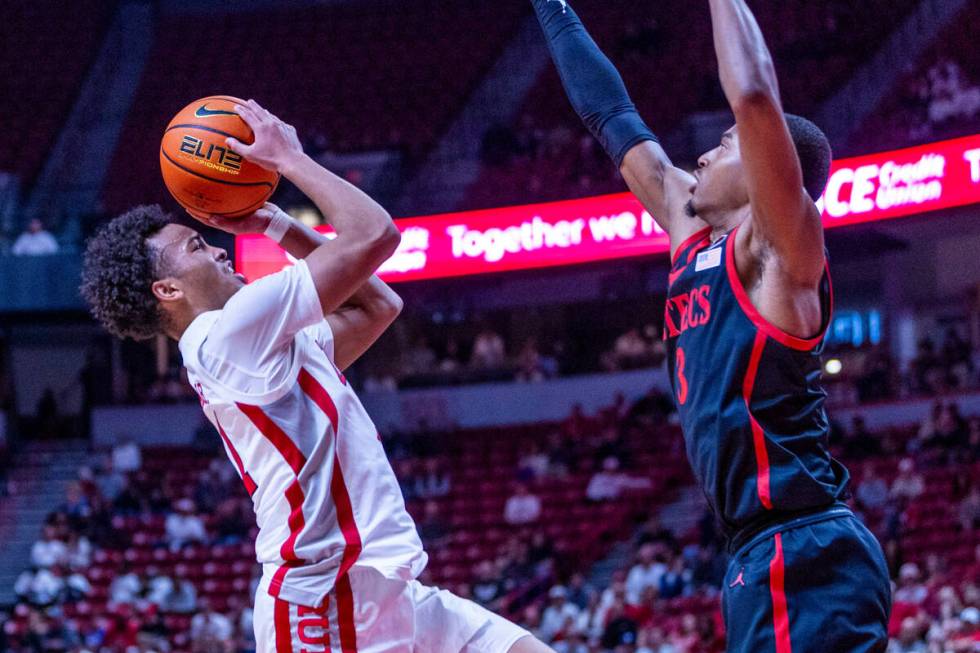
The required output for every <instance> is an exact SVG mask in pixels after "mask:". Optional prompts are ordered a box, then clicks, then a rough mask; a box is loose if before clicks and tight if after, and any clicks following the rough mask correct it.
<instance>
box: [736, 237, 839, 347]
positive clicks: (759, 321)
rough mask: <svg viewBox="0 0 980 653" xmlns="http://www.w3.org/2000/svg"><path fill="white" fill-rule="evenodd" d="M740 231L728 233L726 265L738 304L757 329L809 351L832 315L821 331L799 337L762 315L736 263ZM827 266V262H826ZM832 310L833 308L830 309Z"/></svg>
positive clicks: (824, 330)
mask: <svg viewBox="0 0 980 653" xmlns="http://www.w3.org/2000/svg"><path fill="white" fill-rule="evenodd" d="M737 233H738V227H735V229H733V230H732V232H731V233H730V234H728V242H727V243H725V267H726V269H727V271H728V282H729V284H730V285H731V287H732V291H733V292H734V293H735V299H737V300H738V305H739V306H741V307H742V312H744V313H745V315H746V317H748V318H749V320H751V322H752V323H753V324H754V325H755V326H756V328H757V329H759V330H760V331H762V332H763V333H765V334H766V335H767V336H769V337H770V338H772V339H773V340H775V341H776V342H778V343H780V344H782V345H785V346H787V347H789V348H790V349H798V350H800V351H809V350H811V349H813V348H814V347H816V346H817V345H819V344H820V341H821V340H823V336H824V333H825V332H826V331H827V327H829V326H830V315H829V314H828V315H823V316H822V318H823V322H824V324H823V327H822V328H821V329H820V333H818V334H817V335H815V336H814V337H812V338H799V337H797V336H794V335H791V334H789V333H786V332H785V331H783V330H782V329H780V328H779V327H777V326H776V325H774V324H773V323H772V322H770V321H769V320H767V319H766V318H764V317H762V315H761V314H760V313H759V311H758V309H757V308H756V307H755V306H754V305H753V304H752V300H751V299H749V294H748V293H747V292H746V291H745V287H744V286H743V285H742V280H741V279H740V278H739V276H738V268H737V266H736V265H735V234H737ZM824 265H825V267H826V263H825V264H824ZM826 274H827V278H828V279H829V278H830V272H829V271H827V272H826ZM833 301H834V300H833V290H831V296H830V304H831V306H833ZM829 310H832V309H829Z"/></svg>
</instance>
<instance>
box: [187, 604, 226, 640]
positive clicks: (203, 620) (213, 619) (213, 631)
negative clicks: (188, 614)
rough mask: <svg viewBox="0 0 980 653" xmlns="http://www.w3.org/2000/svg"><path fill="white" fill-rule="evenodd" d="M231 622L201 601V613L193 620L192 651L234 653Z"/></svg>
mask: <svg viewBox="0 0 980 653" xmlns="http://www.w3.org/2000/svg"><path fill="white" fill-rule="evenodd" d="M233 633H234V628H233V626H232V623H231V620H230V619H228V617H226V616H225V615H223V614H221V613H220V612H216V611H215V610H213V609H212V607H211V602H210V601H208V600H207V599H201V603H200V611H199V612H198V613H197V614H196V615H194V618H193V619H191V650H192V651H193V653H232V644H233V641H232V634H233Z"/></svg>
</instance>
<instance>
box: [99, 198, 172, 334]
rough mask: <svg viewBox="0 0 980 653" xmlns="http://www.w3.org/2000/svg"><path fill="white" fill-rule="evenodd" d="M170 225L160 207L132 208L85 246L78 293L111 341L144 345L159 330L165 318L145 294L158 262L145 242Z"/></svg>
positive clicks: (151, 298)
mask: <svg viewBox="0 0 980 653" xmlns="http://www.w3.org/2000/svg"><path fill="white" fill-rule="evenodd" d="M171 222H173V219H172V218H171V216H170V215H168V214H167V213H166V212H165V211H164V210H163V209H162V208H160V206H159V205H156V204H152V205H145V206H137V207H136V208H134V209H131V210H130V211H128V212H126V213H124V214H122V215H120V216H119V217H117V218H114V219H113V220H111V221H110V222H109V223H108V224H106V225H105V226H103V227H102V228H101V229H99V231H98V232H97V233H96V234H95V235H94V236H93V237H92V238H91V239H90V240H89V241H88V246H87V248H86V251H85V260H84V263H83V265H82V285H81V288H80V291H81V293H82V297H84V298H85V301H86V302H88V305H89V307H90V309H91V311H92V315H93V316H94V317H95V319H97V320H98V321H99V322H101V323H102V325H103V326H105V328H106V330H108V331H109V333H111V334H113V335H114V336H118V337H120V338H132V339H134V340H146V339H147V338H152V337H153V336H155V335H157V334H159V333H161V332H162V331H163V327H164V315H163V314H162V311H161V310H160V306H159V303H158V302H157V299H156V297H154V295H153V291H152V290H151V289H150V286H151V285H152V284H153V282H154V281H155V280H156V279H157V278H159V277H158V273H159V272H160V271H159V269H158V268H159V265H158V264H159V261H158V256H157V254H156V252H154V251H153V249H152V248H151V247H150V246H149V244H148V243H147V242H146V241H147V239H148V238H150V237H151V236H153V235H154V234H156V233H158V232H159V231H160V230H161V229H163V228H164V227H165V226H167V225H168V224H170V223H171Z"/></svg>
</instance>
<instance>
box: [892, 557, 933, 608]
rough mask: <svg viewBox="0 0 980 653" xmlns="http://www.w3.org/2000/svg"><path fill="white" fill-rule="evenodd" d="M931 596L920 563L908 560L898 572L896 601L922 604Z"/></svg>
mask: <svg viewBox="0 0 980 653" xmlns="http://www.w3.org/2000/svg"><path fill="white" fill-rule="evenodd" d="M927 596H929V590H928V589H927V588H926V586H925V585H924V584H923V583H922V573H921V572H920V571H919V565H917V564H915V563H914V562H906V563H905V564H904V565H902V568H901V569H900V570H899V572H898V588H897V589H896V590H895V602H896V603H911V604H913V605H922V603H923V602H924V601H925V600H926V597H927Z"/></svg>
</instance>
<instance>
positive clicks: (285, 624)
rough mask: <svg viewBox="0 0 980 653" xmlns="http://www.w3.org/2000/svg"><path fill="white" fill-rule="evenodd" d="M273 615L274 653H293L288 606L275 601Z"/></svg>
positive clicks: (283, 602) (277, 600)
mask: <svg viewBox="0 0 980 653" xmlns="http://www.w3.org/2000/svg"><path fill="white" fill-rule="evenodd" d="M274 615H275V616H274V619H273V624H274V627H275V630H276V653H293V629H292V628H291V627H290V625H289V604H288V603H286V602H285V601H280V600H279V599H276V600H275V608H274Z"/></svg>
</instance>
